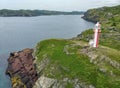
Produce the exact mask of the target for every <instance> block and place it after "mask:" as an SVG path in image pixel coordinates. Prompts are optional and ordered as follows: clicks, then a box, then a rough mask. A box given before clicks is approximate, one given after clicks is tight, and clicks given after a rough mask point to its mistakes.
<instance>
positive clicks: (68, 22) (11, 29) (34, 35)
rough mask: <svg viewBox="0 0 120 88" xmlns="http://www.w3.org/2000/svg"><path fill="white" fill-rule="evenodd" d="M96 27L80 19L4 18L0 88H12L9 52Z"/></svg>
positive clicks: (0, 21) (0, 24)
mask: <svg viewBox="0 0 120 88" xmlns="http://www.w3.org/2000/svg"><path fill="white" fill-rule="evenodd" d="M93 26H94V24H93V23H91V22H87V21H85V20H83V19H81V15H77V16H72V15H70V16H63V15H61V16H40V17H0V88H10V80H9V77H8V76H6V75H5V69H6V67H7V58H8V56H9V52H12V51H18V50H22V49H23V48H27V47H28V48H32V47H35V45H36V43H37V42H39V41H41V40H43V39H49V38H66V39H68V38H71V37H75V36H77V34H79V33H81V32H82V31H83V30H85V29H88V28H93Z"/></svg>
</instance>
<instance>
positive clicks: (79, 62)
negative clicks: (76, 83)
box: [36, 39, 120, 88]
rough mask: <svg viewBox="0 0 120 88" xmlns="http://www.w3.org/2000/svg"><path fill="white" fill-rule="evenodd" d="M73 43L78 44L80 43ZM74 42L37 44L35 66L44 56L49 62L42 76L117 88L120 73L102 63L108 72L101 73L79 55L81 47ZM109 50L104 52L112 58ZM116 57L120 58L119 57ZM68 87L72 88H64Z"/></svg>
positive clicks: (86, 58) (45, 41)
mask: <svg viewBox="0 0 120 88" xmlns="http://www.w3.org/2000/svg"><path fill="white" fill-rule="evenodd" d="M75 42H77V44H78V43H81V42H82V41H81V42H79V41H75ZM75 42H71V41H70V40H56V39H51V40H44V41H42V42H40V43H38V45H37V51H36V56H37V58H38V59H37V61H36V62H37V64H39V63H40V62H41V61H42V60H43V59H44V56H45V55H46V56H47V57H48V58H49V60H50V62H49V64H48V66H47V67H46V69H44V71H43V74H44V75H45V76H47V77H50V78H56V79H58V80H61V79H63V78H69V79H75V78H77V79H79V80H81V81H82V82H85V83H86V84H92V85H94V86H95V87H96V88H119V87H120V80H117V78H120V76H119V75H120V71H119V70H118V69H114V68H113V67H112V66H111V65H110V64H108V63H105V62H104V63H102V64H104V65H103V66H104V67H105V68H107V71H108V72H106V73H103V72H101V71H100V70H99V66H97V65H95V64H93V63H90V58H89V57H88V56H87V55H85V54H82V53H80V50H82V46H83V45H82V46H81V45H77V44H76V43H75ZM75 44H76V45H75ZM66 46H68V47H67V50H68V52H69V54H66V53H65V51H64V48H65V47H66ZM106 50H107V49H106ZM110 50H113V49H108V50H107V51H108V52H107V51H104V52H107V53H106V55H107V56H110V57H111V56H112V55H113V56H114V53H113V54H111V53H109V51H110ZM93 51H94V50H93ZM101 51H102V49H99V50H97V52H98V53H99V55H100V54H101V55H102V54H103V53H104V52H101ZM115 51H116V50H115ZM116 52H117V51H116ZM117 56H119V57H120V55H117ZM112 59H113V60H116V61H117V60H118V59H119V58H116V57H115V58H114V57H112ZM109 71H113V73H114V74H115V75H116V76H111V75H110V74H109ZM115 72H116V73H115ZM70 87H72V84H69V83H68V85H67V86H66V88H70Z"/></svg>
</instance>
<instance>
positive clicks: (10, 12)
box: [0, 9, 84, 17]
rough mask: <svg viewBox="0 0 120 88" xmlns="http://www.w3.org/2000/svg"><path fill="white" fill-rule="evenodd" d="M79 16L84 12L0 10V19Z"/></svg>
mask: <svg viewBox="0 0 120 88" xmlns="http://www.w3.org/2000/svg"><path fill="white" fill-rule="evenodd" d="M81 14H84V12H83V11H72V12H63V11H49V10H9V9H2V10H0V16H1V17H13V16H22V17H31V16H41V15H81Z"/></svg>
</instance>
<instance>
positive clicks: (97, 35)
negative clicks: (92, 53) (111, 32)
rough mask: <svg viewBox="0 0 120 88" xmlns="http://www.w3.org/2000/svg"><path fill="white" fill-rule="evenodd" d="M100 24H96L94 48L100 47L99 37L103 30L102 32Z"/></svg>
mask: <svg viewBox="0 0 120 88" xmlns="http://www.w3.org/2000/svg"><path fill="white" fill-rule="evenodd" d="M100 26H101V25H100V23H99V22H97V23H96V24H95V28H94V43H93V47H95V48H96V47H98V42H99V36H100V32H101V30H100Z"/></svg>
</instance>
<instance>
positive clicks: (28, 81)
mask: <svg viewBox="0 0 120 88" xmlns="http://www.w3.org/2000/svg"><path fill="white" fill-rule="evenodd" d="M32 53H33V49H24V50H22V51H19V52H14V53H11V54H10V57H9V58H8V68H7V70H6V74H8V75H9V76H10V78H11V82H12V87H13V88H32V87H33V85H34V84H35V82H36V80H37V79H38V75H37V72H36V69H35V65H34V64H33V61H34V59H35V58H34V57H33V56H32Z"/></svg>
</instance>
